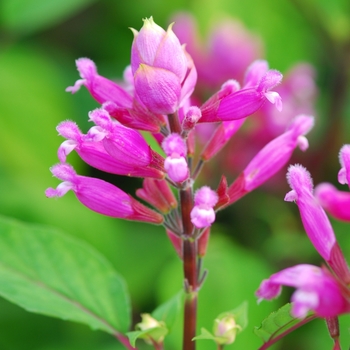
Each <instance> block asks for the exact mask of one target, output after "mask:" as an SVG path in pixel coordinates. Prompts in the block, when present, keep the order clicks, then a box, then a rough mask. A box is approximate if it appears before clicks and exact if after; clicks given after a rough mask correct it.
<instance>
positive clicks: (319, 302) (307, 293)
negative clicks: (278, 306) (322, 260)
mask: <svg viewBox="0 0 350 350" xmlns="http://www.w3.org/2000/svg"><path fill="white" fill-rule="evenodd" d="M282 286H289V287H294V288H296V291H295V292H294V294H293V295H292V298H291V300H292V302H293V306H292V314H293V316H294V317H298V318H304V317H305V316H307V314H308V312H309V311H314V312H315V313H316V315H317V316H319V317H323V318H328V317H335V316H337V315H340V314H342V313H345V312H349V310H350V304H349V301H348V300H347V297H346V296H345V295H344V292H343V290H342V287H341V286H340V285H339V283H338V281H337V280H336V279H335V278H334V277H333V276H332V275H331V274H330V273H329V271H327V270H326V269H323V268H319V267H317V266H313V265H308V264H302V265H296V266H293V267H289V268H286V269H284V270H281V271H279V272H277V273H275V274H273V275H272V276H270V278H269V279H267V280H264V281H262V283H261V285H260V287H259V289H258V290H257V292H256V296H257V297H258V298H259V301H261V300H262V299H266V300H271V299H274V298H276V297H278V296H279V295H280V293H281V290H282Z"/></svg>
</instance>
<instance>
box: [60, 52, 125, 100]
mask: <svg viewBox="0 0 350 350" xmlns="http://www.w3.org/2000/svg"><path fill="white" fill-rule="evenodd" d="M76 65H77V68H78V71H79V73H80V76H81V78H82V79H79V80H77V81H76V83H75V84H74V86H69V87H68V88H67V89H66V91H67V92H71V93H75V92H77V91H78V90H79V89H80V87H81V86H82V85H84V86H85V87H86V88H87V89H88V91H89V92H90V94H91V95H92V96H93V98H94V99H95V100H96V101H97V102H99V103H101V104H102V103H104V102H106V101H111V102H114V103H117V104H118V105H119V106H123V107H131V106H132V96H131V95H130V94H129V93H127V92H126V91H125V90H124V89H123V88H122V87H120V86H119V85H118V84H116V83H114V82H113V81H111V80H109V79H107V78H104V77H102V76H101V75H99V74H98V73H97V68H96V65H95V63H94V62H93V61H92V60H90V59H89V58H79V59H78V60H76Z"/></svg>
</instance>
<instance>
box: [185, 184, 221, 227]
mask: <svg viewBox="0 0 350 350" xmlns="http://www.w3.org/2000/svg"><path fill="white" fill-rule="evenodd" d="M217 202H218V195H217V193H216V192H215V191H213V190H212V189H210V188H209V187H208V186H203V187H201V188H200V189H198V190H197V191H196V193H195V195H194V207H193V209H192V211H191V221H192V224H193V225H194V226H196V227H197V228H203V227H207V226H210V225H211V224H212V223H213V222H214V221H215V211H214V209H213V208H214V207H215V205H216V203H217Z"/></svg>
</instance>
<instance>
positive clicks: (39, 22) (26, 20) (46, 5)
mask: <svg viewBox="0 0 350 350" xmlns="http://www.w3.org/2000/svg"><path fill="white" fill-rule="evenodd" d="M94 1H95V0H60V1H57V0H2V2H1V4H2V5H1V6H0V10H1V11H0V13H2V22H3V23H2V24H3V26H4V27H5V28H6V29H7V30H9V31H14V32H16V33H20V34H28V33H32V32H34V31H37V30H41V29H45V28H47V27H51V26H53V25H55V24H57V23H59V22H61V21H63V20H65V19H67V18H69V17H70V16H72V15H73V14H75V13H77V12H78V11H79V10H81V9H82V8H85V7H87V6H88V5H89V4H91V3H93V2H94Z"/></svg>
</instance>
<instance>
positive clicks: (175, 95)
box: [131, 17, 197, 114]
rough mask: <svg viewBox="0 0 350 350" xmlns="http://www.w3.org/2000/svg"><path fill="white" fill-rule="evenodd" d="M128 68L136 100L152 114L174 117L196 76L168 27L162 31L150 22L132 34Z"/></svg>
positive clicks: (193, 68) (170, 28)
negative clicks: (171, 115)
mask: <svg viewBox="0 0 350 350" xmlns="http://www.w3.org/2000/svg"><path fill="white" fill-rule="evenodd" d="M132 31H133V33H134V41H133V44H132V48H131V68H132V73H133V75H134V86H135V94H136V98H137V99H138V100H139V101H141V102H142V104H144V105H145V106H146V107H147V108H148V109H149V110H150V111H152V112H153V113H160V114H170V113H174V112H175V111H176V110H177V109H178V108H179V107H181V106H182V103H183V102H184V101H185V100H186V99H187V98H188V97H189V96H190V95H191V94H192V91H193V90H194V86H195V84H196V80H197V73H196V69H195V67H194V64H193V61H192V59H191V57H190V56H189V55H188V54H187V53H186V51H185V49H184V47H183V46H181V44H180V42H179V40H178V38H177V37H176V35H175V34H174V32H173V30H172V25H170V26H169V27H168V29H167V31H165V30H164V29H162V28H161V27H160V26H158V25H157V24H156V23H155V22H154V21H153V18H152V17H151V18H149V19H145V20H144V25H143V27H142V28H141V30H140V32H138V31H136V30H134V29H133V30H132Z"/></svg>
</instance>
